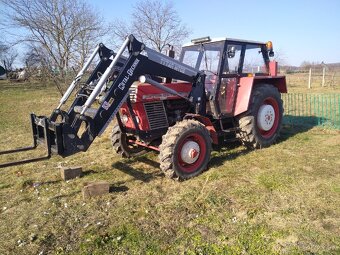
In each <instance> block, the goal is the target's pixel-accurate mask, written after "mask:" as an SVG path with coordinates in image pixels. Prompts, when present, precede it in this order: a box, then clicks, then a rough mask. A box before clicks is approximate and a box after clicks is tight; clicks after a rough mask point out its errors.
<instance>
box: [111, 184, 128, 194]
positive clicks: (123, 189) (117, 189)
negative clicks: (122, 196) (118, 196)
mask: <svg viewBox="0 0 340 255" xmlns="http://www.w3.org/2000/svg"><path fill="white" fill-rule="evenodd" d="M128 190H129V188H128V187H126V186H124V185H123V186H118V187H117V185H115V184H112V185H110V188H109V192H110V193H119V192H126V191H128Z"/></svg>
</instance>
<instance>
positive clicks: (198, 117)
mask: <svg viewBox="0 0 340 255" xmlns="http://www.w3.org/2000/svg"><path fill="white" fill-rule="evenodd" d="M183 119H195V120H197V121H199V122H201V123H202V124H203V125H204V126H205V127H206V128H207V129H208V131H209V133H210V136H211V139H212V141H213V144H218V137H217V132H216V129H215V127H214V125H213V124H212V123H211V121H210V119H209V118H207V117H204V116H202V115H199V114H193V113H187V114H186V115H185V116H184V118H183Z"/></svg>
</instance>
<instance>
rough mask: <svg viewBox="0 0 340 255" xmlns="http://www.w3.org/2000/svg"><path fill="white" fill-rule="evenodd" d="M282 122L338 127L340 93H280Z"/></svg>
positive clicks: (339, 124)
mask: <svg viewBox="0 0 340 255" xmlns="http://www.w3.org/2000/svg"><path fill="white" fill-rule="evenodd" d="M282 100H283V104H284V109H285V112H284V124H290V125H297V126H323V127H328V128H334V129H340V94H307V93H287V94H282Z"/></svg>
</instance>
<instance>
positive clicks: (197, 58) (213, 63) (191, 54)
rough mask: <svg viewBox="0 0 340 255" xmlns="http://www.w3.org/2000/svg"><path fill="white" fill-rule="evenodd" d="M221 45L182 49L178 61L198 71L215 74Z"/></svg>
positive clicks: (203, 45)
mask: <svg viewBox="0 0 340 255" xmlns="http://www.w3.org/2000/svg"><path fill="white" fill-rule="evenodd" d="M223 45H224V44H223V42H222V41H221V42H214V43H206V44H197V45H191V46H187V47H183V49H182V54H181V57H180V61H181V62H182V63H184V64H187V65H189V66H191V67H193V68H196V69H199V70H200V71H202V70H204V71H206V72H208V73H209V72H210V73H214V74H217V73H218V68H219V63H220V58H221V56H222V52H223Z"/></svg>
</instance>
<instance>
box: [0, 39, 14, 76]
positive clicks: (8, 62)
mask: <svg viewBox="0 0 340 255" xmlns="http://www.w3.org/2000/svg"><path fill="white" fill-rule="evenodd" d="M17 57H18V53H17V52H16V50H14V49H13V48H12V47H10V46H8V45H6V44H3V43H0V61H1V63H0V64H1V65H3V66H4V68H5V69H6V70H7V71H12V69H13V64H14V61H15V60H16V59H17Z"/></svg>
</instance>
